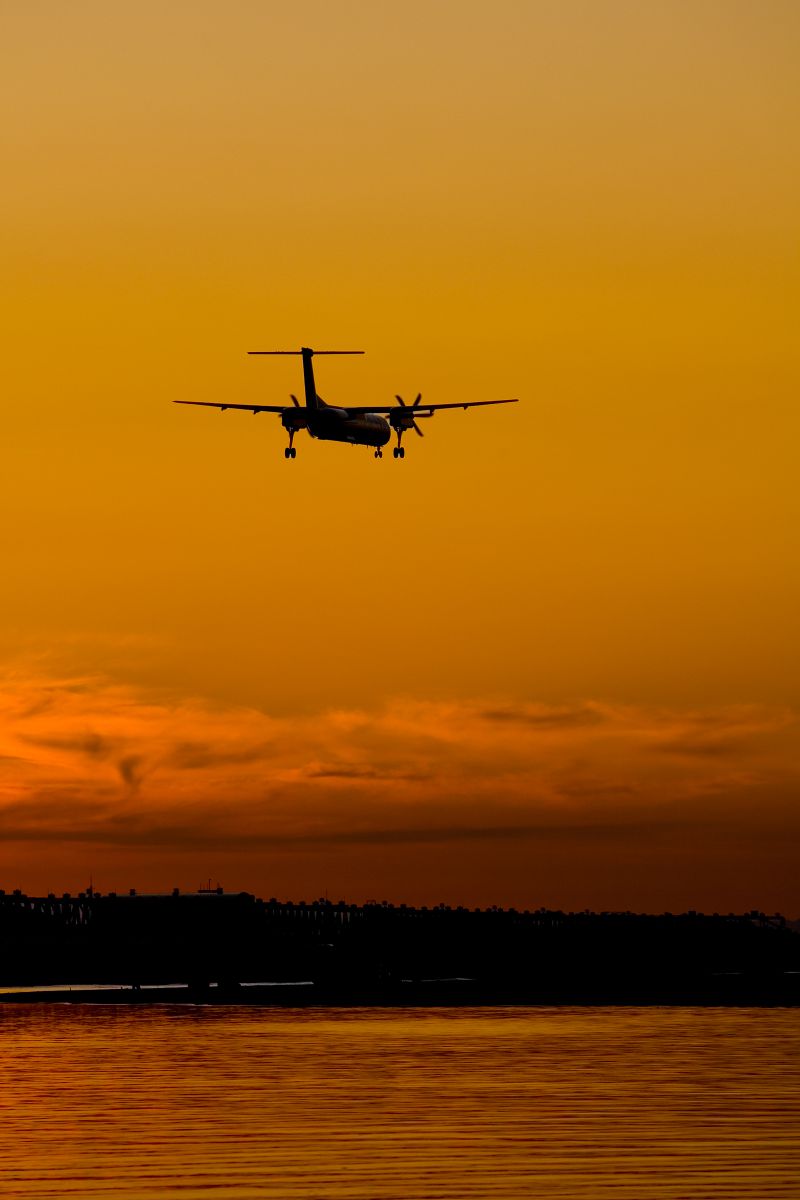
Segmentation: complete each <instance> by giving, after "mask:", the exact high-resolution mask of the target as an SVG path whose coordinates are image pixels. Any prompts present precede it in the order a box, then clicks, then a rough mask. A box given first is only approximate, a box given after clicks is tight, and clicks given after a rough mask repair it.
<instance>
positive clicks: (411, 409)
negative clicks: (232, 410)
mask: <svg viewBox="0 0 800 1200" xmlns="http://www.w3.org/2000/svg"><path fill="white" fill-rule="evenodd" d="M183 403H191V401H184V402H183ZM486 404H519V399H518V398H515V399H513V400H462V401H461V402H460V403H457V404H418V405H417V404H372V405H365V406H364V407H363V408H353V406H352V405H350V404H348V405H347V411H348V412H349V413H392V412H407V413H409V414H411V413H414V414H415V415H416V416H418V417H420V416H422V417H424V416H427V415H428V414H429V413H432V412H437V411H438V410H439V409H440V408H482V407H483V406H484V405H486ZM231 407H234V406H233V405H231Z"/></svg>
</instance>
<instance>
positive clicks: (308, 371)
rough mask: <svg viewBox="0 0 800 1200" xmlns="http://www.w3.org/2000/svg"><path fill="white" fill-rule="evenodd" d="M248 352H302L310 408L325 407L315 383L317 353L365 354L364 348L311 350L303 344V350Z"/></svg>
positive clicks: (304, 381)
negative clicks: (314, 360) (313, 363)
mask: <svg viewBox="0 0 800 1200" xmlns="http://www.w3.org/2000/svg"><path fill="white" fill-rule="evenodd" d="M247 353H248V354H300V355H302V358H303V383H304V385H305V392H306V405H307V406H308V407H309V408H324V407H325V401H324V400H322V399H321V398H320V397H319V396H318V395H317V388H316V384H315V383H314V368H313V367H312V365H311V359H312V358H313V357H314V355H315V354H363V353H364V351H363V350H311V349H310V348H309V347H308V346H303V348H302V350H248V351H247Z"/></svg>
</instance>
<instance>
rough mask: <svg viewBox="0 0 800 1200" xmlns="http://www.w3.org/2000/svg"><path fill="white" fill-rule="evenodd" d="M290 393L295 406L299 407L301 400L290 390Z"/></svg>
mask: <svg viewBox="0 0 800 1200" xmlns="http://www.w3.org/2000/svg"><path fill="white" fill-rule="evenodd" d="M289 395H290V396H291V397H292V404H294V406H295V408H299V407H300V401H299V400H298V399H297V396H295V394H294V392H290V393H289Z"/></svg>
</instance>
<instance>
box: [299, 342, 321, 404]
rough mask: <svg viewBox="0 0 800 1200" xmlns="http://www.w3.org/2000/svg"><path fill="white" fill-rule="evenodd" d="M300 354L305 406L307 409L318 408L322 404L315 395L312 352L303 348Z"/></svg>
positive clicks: (306, 347)
mask: <svg viewBox="0 0 800 1200" xmlns="http://www.w3.org/2000/svg"><path fill="white" fill-rule="evenodd" d="M300 353H301V354H302V356H303V383H304V385H305V389H306V405H307V406H308V407H309V408H320V407H321V406H322V404H323V402H322V401H321V400H320V398H319V396H318V395H317V388H316V384H315V383H314V367H313V366H312V364H311V359H312V358H313V356H314V351H313V350H310V349H309V348H308V346H303V348H302V350H301V351H300Z"/></svg>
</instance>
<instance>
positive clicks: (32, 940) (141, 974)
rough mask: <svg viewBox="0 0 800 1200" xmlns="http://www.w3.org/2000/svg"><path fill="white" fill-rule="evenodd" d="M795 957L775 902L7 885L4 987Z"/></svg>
mask: <svg viewBox="0 0 800 1200" xmlns="http://www.w3.org/2000/svg"><path fill="white" fill-rule="evenodd" d="M793 972H800V935H799V934H798V933H797V932H796V931H795V930H793V929H791V928H789V927H787V924H786V922H785V921H784V918H783V917H781V916H780V915H774V916H767V915H766V914H764V913H761V912H756V911H752V912H748V913H744V914H728V915H725V916H722V915H719V914H713V915H710V916H709V915H705V914H703V913H697V912H687V913H680V914H672V913H663V914H660V915H650V914H639V913H632V912H602V913H593V912H588V911H584V912H561V911H554V910H549V909H538V910H536V911H527V910H526V911H518V910H517V909H514V908H509V909H502V908H499V907H497V906H492V907H490V908H486V909H467V908H463V907H460V906H459V907H455V908H451V907H449V906H447V905H444V904H440V905H437V906H435V907H433V908H427V907H424V906H423V907H421V908H414V907H411V906H408V905H405V904H400V905H394V904H389V903H388V902H385V901H384V902H382V903H368V904H362V905H356V904H345V903H344V902H343V901H340V902H339V903H332V902H330V901H328V900H316V901H314V902H312V903H306V902H304V901H301V902H299V903H292V902H284V903H282V902H279V901H277V900H275V899H270V900H260V899H257V898H256V897H255V896H252V895H250V894H249V893H246V892H238V893H227V892H224V891H223V889H222V888H216V889H211V888H210V886H209V887H208V888H203V889H201V890H200V891H199V892H180V891H179V890H178V889H177V888H176V889H174V891H173V892H172V894H167V895H140V894H137V893H136V891H135V889H131V890H130V892H129V893H128V894H127V895H123V894H120V895H117V894H115V893H110V894H106V895H102V894H100V893H98V892H96V891H94V890H93V889H91V888H90V889H87V891H85V892H81V893H79V894H78V895H70V894H69V893H64V894H63V895H61V896H56V895H54V894H50V895H48V896H44V897H41V896H40V897H32V896H27V895H25V894H23V893H22V892H20V891H15V892H12V893H10V894H6V893H5V892H2V891H0V985H2V986H4V987H15V986H23V985H44V984H52V983H63V984H70V983H116V984H120V985H127V986H133V985H142V984H145V985H146V984H147V983H159V982H176V983H184V984H186V985H190V987H191V988H192V989H194V990H195V991H196V990H198V989H199V990H201V991H202V989H204V988H207V986H208V985H209V984H210V983H218V984H222V985H223V987H227V988H228V990H230V988H231V987H232V986H233V985H234V984H238V983H248V982H258V983H266V982H282V981H283V982H290V981H300V980H303V981H313V983H314V985H315V988H316V991H317V993H318V994H319V995H323V994H324V995H325V996H329V997H331V998H332V1002H335V1001H336V1000H337V998H338V999H341V1000H342V1001H347V1000H349V999H350V998H352V997H354V996H357V995H378V994H385V995H389V996H391V995H396V996H401V995H402V996H403V997H405V996H410V995H412V993H413V994H416V993H418V992H420V989H422V992H421V993H420V994H422V995H423V996H424V995H425V994H433V993H434V992H436V989H437V988H438V990H439V991H442V989H444V991H446V992H448V994H449V993H452V992H453V991H454V989H455V991H457V992H459V994H463V996H464V997H465V1002H466V999H469V998H470V997H472V1001H473V1002H483V1001H482V998H483V997H484V996H486V997H491V996H494V997H495V1000H496V1001H497V1002H500V1001H501V1000H502V997H503V996H505V997H507V998H508V999H509V1000H517V999H521V1000H524V999H525V998H527V999H528V1000H530V1001H531V1002H534V1001H535V1000H537V999H541V1000H545V1001H546V1000H548V999H553V1000H554V1001H556V1000H557V999H558V997H561V996H564V997H572V998H573V999H576V1000H581V999H592V998H596V999H602V998H603V997H607V998H608V999H609V1000H610V1001H613V1000H614V999H615V998H625V997H627V998H634V997H636V996H639V997H640V998H642V999H643V1000H647V999H648V998H654V997H658V996H661V997H668V996H670V995H672V996H674V997H677V998H680V997H682V996H686V997H691V996H692V995H694V996H695V997H699V998H703V997H704V996H717V995H720V994H723V993H724V995H726V996H729V997H734V998H735V997H736V996H737V995H739V994H741V993H742V992H743V989H744V991H748V990H749V991H752V989H753V987H754V986H755V987H756V990H758V988H761V989H762V990H763V988H764V987H767V988H768V989H771V994H772V993H774V994H775V996H776V997H777V998H780V997H781V996H782V997H783V999H784V1000H785V1001H786V1002H795V1001H794V1000H792V998H791V997H792V996H793V995H794V993H795V991H796V990H797V987H798V980H799V979H800V975H794V974H792V973H793ZM414 989H416V992H415V991H414ZM426 989H427V990H426ZM776 989H777V990H776ZM790 993H791V995H790ZM787 997H788V1000H787ZM723 998H724V997H723ZM317 1002H319V1001H317Z"/></svg>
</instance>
